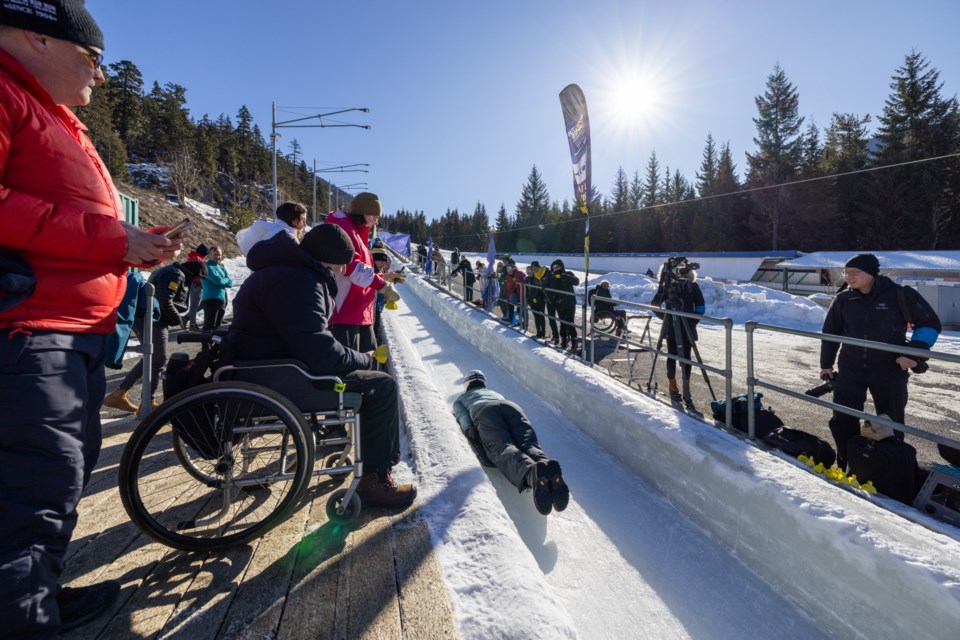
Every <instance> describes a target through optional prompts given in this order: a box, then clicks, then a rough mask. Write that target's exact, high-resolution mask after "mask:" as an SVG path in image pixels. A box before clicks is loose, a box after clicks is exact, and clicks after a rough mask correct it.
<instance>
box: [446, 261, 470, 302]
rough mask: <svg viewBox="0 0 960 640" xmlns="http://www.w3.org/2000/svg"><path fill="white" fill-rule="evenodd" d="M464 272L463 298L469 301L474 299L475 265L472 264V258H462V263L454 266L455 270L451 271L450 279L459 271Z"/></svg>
mask: <svg viewBox="0 0 960 640" xmlns="http://www.w3.org/2000/svg"><path fill="white" fill-rule="evenodd" d="M461 272H462V273H463V299H464V300H466V301H467V302H471V301H472V300H473V283H474V280H475V277H474V275H473V267H471V266H470V259H469V258H466V257H463V258H461V259H460V263H459V264H458V265H457V266H456V267H455V268H454V270H453V272H451V273H450V280H453V278H454V277H456V275H457V274H458V273H461Z"/></svg>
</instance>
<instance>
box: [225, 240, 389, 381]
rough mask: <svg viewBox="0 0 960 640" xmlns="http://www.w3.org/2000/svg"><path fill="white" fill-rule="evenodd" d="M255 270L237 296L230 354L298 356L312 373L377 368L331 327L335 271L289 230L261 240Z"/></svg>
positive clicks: (252, 258) (250, 262)
mask: <svg viewBox="0 0 960 640" xmlns="http://www.w3.org/2000/svg"><path fill="white" fill-rule="evenodd" d="M247 266H248V267H249V268H250V269H251V270H252V271H253V273H252V274H250V276H249V277H247V279H246V280H245V281H244V282H243V284H242V285H240V290H239V291H238V292H237V295H236V296H235V297H234V299H233V322H232V323H231V324H230V332H229V333H228V334H227V350H228V353H229V358H230V359H231V360H269V359H273V358H295V359H297V360H300V361H301V362H303V363H304V364H306V365H307V368H308V369H309V370H310V371H311V372H312V373H314V374H320V375H325V374H329V375H341V374H346V373H350V372H351V371H356V370H358V369H373V368H375V364H376V361H375V360H374V359H373V358H372V357H370V356H369V355H367V354H365V353H360V352H359V351H354V350H353V349H350V348H348V347H345V346H343V345H342V344H340V342H338V341H337V339H336V338H334V337H333V334H332V333H330V329H329V327H328V323H329V321H330V316H331V315H332V314H333V310H334V304H335V303H334V300H335V299H336V295H337V285H336V282H335V281H334V279H333V273H332V272H331V271H330V269H329V268H327V267H324V266H322V265H321V264H320V263H319V262H317V261H316V260H314V259H313V258H312V257H311V256H310V254H308V253H307V252H306V251H304V250H303V249H302V248H301V247H300V245H299V244H297V242H296V240H294V239H293V238H292V237H290V235H289V234H286V233H278V234H277V235H275V236H273V237H272V238H270V239H269V240H261V241H260V242H258V243H257V244H255V245H254V246H253V248H252V249H251V250H250V252H249V253H248V254H247Z"/></svg>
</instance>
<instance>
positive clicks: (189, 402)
mask: <svg viewBox="0 0 960 640" xmlns="http://www.w3.org/2000/svg"><path fill="white" fill-rule="evenodd" d="M308 435H309V431H308V430H307V428H306V424H305V423H304V420H303V417H302V415H301V414H300V412H299V410H298V409H297V408H296V407H295V406H294V405H293V403H291V402H290V401H289V400H287V399H286V398H284V397H283V396H281V395H280V394H278V393H277V392H275V391H272V390H270V389H266V388H264V387H260V386H257V385H252V384H246V383H242V382H230V383H214V384H204V385H200V386H198V387H194V388H192V389H188V390H187V391H184V392H183V393H181V394H178V395H176V396H174V397H173V398H170V399H169V400H168V401H166V402H164V403H163V405H161V406H160V407H159V408H158V409H157V410H156V411H154V412H153V413H152V414H150V415H149V416H147V417H146V419H144V421H143V422H141V423H140V425H139V426H138V427H137V428H136V430H135V431H134V432H133V435H131V437H130V441H129V442H128V443H127V446H126V447H125V449H124V451H123V455H122V457H121V459H120V468H119V485H120V498H121V500H122V501H123V506H124V508H125V509H126V511H127V514H128V515H129V516H130V519H131V520H132V521H133V522H134V524H136V525H137V527H139V528H140V529H141V530H142V531H143V532H144V533H146V534H147V535H149V536H150V537H152V538H153V539H155V540H157V541H158V542H161V543H163V544H165V545H168V546H171V547H174V548H177V549H183V550H185V551H213V550H217V549H225V548H228V547H232V546H235V545H240V544H244V543H246V542H249V541H250V540H253V539H255V538H257V537H259V536H262V535H263V534H265V533H266V532H267V531H269V530H270V529H272V528H273V527H275V526H276V525H278V524H279V523H280V522H282V521H283V520H284V519H285V518H286V517H287V516H288V515H289V514H290V512H291V511H292V510H293V509H294V508H295V507H296V505H297V503H298V501H299V500H300V499H301V498H302V497H303V495H304V494H305V493H306V491H307V488H308V486H309V484H310V478H311V476H312V473H313V460H314V456H315V451H314V445H313V438H312V437H308ZM284 462H286V467H287V469H288V470H289V469H290V467H291V466H294V469H293V470H292V471H288V473H286V474H282V471H281V467H282V466H283V465H284ZM291 463H295V465H292V464H291ZM291 474H292V475H291Z"/></svg>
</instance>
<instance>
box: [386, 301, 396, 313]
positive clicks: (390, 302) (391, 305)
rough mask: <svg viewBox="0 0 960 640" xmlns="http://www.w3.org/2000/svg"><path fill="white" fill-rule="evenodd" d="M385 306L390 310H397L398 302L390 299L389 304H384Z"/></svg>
mask: <svg viewBox="0 0 960 640" xmlns="http://www.w3.org/2000/svg"><path fill="white" fill-rule="evenodd" d="M384 307H385V308H386V309H389V310H390V311H396V310H397V303H396V302H394V301H393V300H390V301H388V302H387V304H385V305H384Z"/></svg>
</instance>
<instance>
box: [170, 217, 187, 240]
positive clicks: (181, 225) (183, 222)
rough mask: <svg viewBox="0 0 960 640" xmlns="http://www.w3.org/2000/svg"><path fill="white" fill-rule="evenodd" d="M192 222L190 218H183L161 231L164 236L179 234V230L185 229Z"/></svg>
mask: <svg viewBox="0 0 960 640" xmlns="http://www.w3.org/2000/svg"><path fill="white" fill-rule="evenodd" d="M192 226H193V223H192V222H190V218H184V219H183V220H181V221H180V222H178V223H177V224H175V225H173V226H172V227H170V228H169V229H167V230H166V231H164V232H163V235H164V237H166V238H172V237H173V236H176V235H179V234H180V232H181V231H186V230H187V229H189V228H191V227H192Z"/></svg>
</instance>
